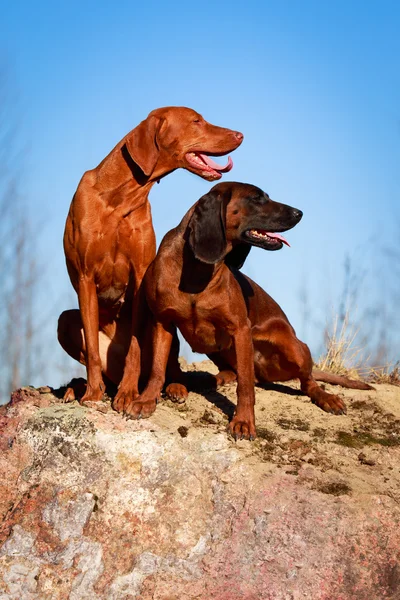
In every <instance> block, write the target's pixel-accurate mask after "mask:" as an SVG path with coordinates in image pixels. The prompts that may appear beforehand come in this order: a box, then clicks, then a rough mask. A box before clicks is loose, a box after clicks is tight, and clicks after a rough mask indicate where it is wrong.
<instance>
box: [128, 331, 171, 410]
mask: <svg viewBox="0 0 400 600" xmlns="http://www.w3.org/2000/svg"><path fill="white" fill-rule="evenodd" d="M173 334H174V328H173V327H172V326H171V327H164V326H163V324H162V323H160V322H156V323H154V324H153V332H152V349H153V359H152V367H151V373H150V378H149V381H148V383H147V386H146V388H145V389H144V391H143V393H142V394H141V395H140V396H139V397H138V398H136V399H135V400H134V401H133V402H131V403H130V404H129V405H126V406H125V408H124V413H125V414H127V415H129V416H130V417H131V418H132V419H140V418H142V417H144V418H147V417H149V416H150V415H151V414H152V413H153V412H154V411H155V409H156V405H157V401H158V399H159V397H160V394H161V390H162V387H163V385H164V382H165V372H166V369H167V362H168V356H169V353H170V349H171V343H172V338H173Z"/></svg>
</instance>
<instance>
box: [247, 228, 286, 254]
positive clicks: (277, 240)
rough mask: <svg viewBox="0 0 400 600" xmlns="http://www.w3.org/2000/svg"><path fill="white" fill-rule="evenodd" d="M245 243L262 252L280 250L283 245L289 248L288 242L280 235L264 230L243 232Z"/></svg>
mask: <svg viewBox="0 0 400 600" xmlns="http://www.w3.org/2000/svg"><path fill="white" fill-rule="evenodd" d="M244 235H245V237H246V239H247V241H250V242H251V244H253V245H254V246H260V247H261V248H264V250H280V248H282V246H283V244H286V246H289V247H290V244H289V242H288V241H287V240H286V239H285V238H284V237H283V235H281V234H280V233H276V232H270V231H265V230H264V229H248V230H247V231H245V232H244Z"/></svg>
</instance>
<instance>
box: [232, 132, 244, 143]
mask: <svg viewBox="0 0 400 600" xmlns="http://www.w3.org/2000/svg"><path fill="white" fill-rule="evenodd" d="M234 136H235V138H236V139H237V140H238V141H239V142H241V141H242V140H243V138H244V135H243V133H240V131H235V133H234Z"/></svg>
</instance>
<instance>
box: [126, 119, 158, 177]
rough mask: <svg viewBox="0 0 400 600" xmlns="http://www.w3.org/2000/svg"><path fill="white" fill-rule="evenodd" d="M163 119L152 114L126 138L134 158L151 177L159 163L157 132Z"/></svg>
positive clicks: (128, 148)
mask: <svg viewBox="0 0 400 600" xmlns="http://www.w3.org/2000/svg"><path fill="white" fill-rule="evenodd" d="M161 124H162V123H161V119H159V118H158V117H156V116H154V115H150V116H149V117H147V119H145V120H144V121H142V122H141V123H139V125H138V126H137V127H135V129H133V130H132V131H131V132H130V133H128V135H127V136H126V139H125V145H126V148H127V150H128V152H129V155H130V157H131V158H132V160H133V161H134V162H135V163H136V164H137V165H138V166H139V167H140V169H141V170H142V171H143V173H144V174H145V175H146V176H147V177H149V176H150V175H151V174H152V172H153V171H154V167H155V166H156V164H157V160H158V155H159V152H160V150H159V148H158V145H157V132H158V130H159V129H160V127H161Z"/></svg>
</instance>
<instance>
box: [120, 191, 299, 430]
mask: <svg viewBox="0 0 400 600" xmlns="http://www.w3.org/2000/svg"><path fill="white" fill-rule="evenodd" d="M301 217H302V212H301V211H300V210H298V209H296V208H292V207H290V206H287V205H285V204H280V203H278V202H274V201H273V200H271V199H270V198H269V196H268V195H267V194H266V193H264V192H263V191H262V190H261V189H260V188H258V187H256V186H253V185H249V184H243V183H221V184H218V185H216V186H214V187H213V188H212V189H211V191H210V192H209V193H208V194H206V195H205V196H203V197H202V198H200V200H199V201H198V202H197V203H196V204H195V205H194V206H193V207H192V208H191V209H190V210H189V211H188V212H187V213H186V215H185V216H184V218H183V220H182V221H181V223H180V224H179V225H178V227H176V228H175V229H172V230H171V231H170V232H169V233H167V235H166V236H165V237H164V239H163V241H162V243H161V245H160V248H159V251H158V254H157V256H156V258H155V259H154V261H153V262H152V264H151V265H150V267H149V268H148V270H147V272H146V275H145V277H144V279H143V288H142V293H143V294H145V297H146V301H147V303H148V305H149V308H150V310H151V311H152V313H153V315H154V325H153V335H152V345H153V360H152V368H151V374H150V378H149V380H148V383H147V386H146V388H145V390H144V391H143V392H142V394H141V395H140V396H138V397H132V396H130V394H129V390H125V391H126V392H127V393H126V396H125V399H126V400H125V403H124V405H123V406H121V405H119V406H117V407H116V408H117V410H120V411H122V412H124V413H125V414H126V415H129V416H130V417H132V418H140V417H148V416H150V414H152V413H153V411H154V410H155V408H156V400H157V398H158V396H159V394H160V392H161V389H162V387H163V384H164V381H165V372H166V367H167V361H168V356H169V353H170V349H171V343H172V340H173V338H174V331H175V327H177V328H178V329H179V330H180V331H181V333H182V335H183V337H184V338H185V339H186V340H187V341H188V343H189V344H190V346H191V347H192V348H193V350H194V351H195V352H200V353H204V354H207V355H209V356H214V355H215V354H216V353H221V352H224V351H229V352H232V353H233V355H234V357H235V367H236V370H235V374H236V375H237V409H236V413H235V415H234V417H233V419H232V420H231V423H230V431H231V433H232V434H233V435H234V436H235V437H236V438H238V437H240V438H241V437H243V438H246V439H254V438H255V436H256V428H255V418H254V399H255V396H254V381H255V374H254V351H253V342H252V331H251V323H250V320H249V317H248V310H247V306H246V302H245V298H244V296H243V293H242V289H241V286H240V284H239V282H238V280H237V278H236V277H235V275H234V274H233V272H232V270H231V269H232V263H237V262H238V261H241V260H242V249H243V247H245V249H246V251H247V246H249V247H251V246H252V245H255V246H259V247H261V248H264V249H268V250H277V249H278V248H280V247H281V246H282V243H283V242H282V236H281V235H280V232H283V231H286V230H288V229H291V228H292V227H294V226H295V225H296V224H297V223H298V222H299V221H300V219H301ZM267 232H268V233H267ZM137 362H138V361H137V360H136V361H135V360H131V361H130V362H129V363H127V364H129V365H130V367H131V374H130V376H128V378H127V380H128V381H129V382H132V381H133V380H134V379H135V377H136V378H137V376H138V373H137V367H136V365H137ZM135 369H136V373H135V377H134V376H133V375H132V372H133V371H135ZM124 377H125V375H124ZM123 384H124V379H123V380H122V382H121V386H123ZM117 402H119V400H118V401H117ZM114 404H115V400H114ZM114 408H115V406H114Z"/></svg>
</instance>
